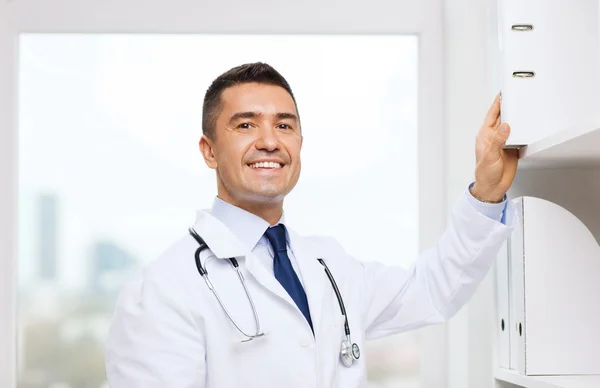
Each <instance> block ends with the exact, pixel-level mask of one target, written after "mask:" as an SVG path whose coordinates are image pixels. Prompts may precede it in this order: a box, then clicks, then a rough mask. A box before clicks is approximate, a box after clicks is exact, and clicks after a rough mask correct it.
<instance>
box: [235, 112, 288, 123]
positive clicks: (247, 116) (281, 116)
mask: <svg viewBox="0 0 600 388" xmlns="http://www.w3.org/2000/svg"><path fill="white" fill-rule="evenodd" d="M262 115H263V114H262V113H260V112H237V113H234V114H233V115H232V116H231V118H230V119H229V122H230V123H231V122H233V121H236V120H239V119H253V118H256V117H259V116H262ZM273 116H275V117H277V118H278V119H280V120H283V119H290V120H294V121H296V122H298V116H296V115H295V114H293V113H288V112H278V113H275V114H274V115H273Z"/></svg>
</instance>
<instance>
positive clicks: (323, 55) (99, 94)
mask: <svg viewBox="0 0 600 388" xmlns="http://www.w3.org/2000/svg"><path fill="white" fill-rule="evenodd" d="M20 39H21V42H20V68H19V71H20V79H19V198H20V205H19V222H20V232H21V233H20V243H19V248H20V256H19V264H20V282H21V284H22V285H27V284H33V283H34V282H35V271H36V245H35V244H36V241H37V240H36V222H37V220H36V210H35V196H36V195H37V194H39V193H52V194H56V195H57V196H58V198H59V210H58V211H59V216H60V217H59V225H58V228H59V231H58V237H59V241H58V242H59V245H58V246H59V252H58V254H59V274H60V276H59V282H60V284H61V286H62V287H65V288H76V289H77V288H81V287H84V286H85V284H86V282H87V280H88V279H87V278H86V275H85V274H86V273H87V271H88V260H89V257H88V256H89V247H90V244H92V243H93V242H94V241H98V240H101V239H104V240H110V241H113V242H115V243H116V244H118V245H119V246H121V247H123V248H124V249H126V250H127V251H129V252H131V254H132V255H134V256H135V257H136V258H137V259H138V260H139V261H140V265H143V264H144V263H147V262H149V261H151V260H153V259H155V258H156V257H157V256H158V255H159V254H160V253H161V252H163V251H164V250H165V249H166V248H167V247H168V246H169V245H170V244H172V243H173V242H174V241H175V240H177V239H178V238H180V237H181V236H183V235H184V234H185V233H187V227H188V226H190V225H191V224H192V223H193V222H194V219H195V212H196V210H197V209H204V208H210V206H211V204H212V201H213V199H214V197H215V195H216V180H215V176H214V171H212V170H210V169H208V167H206V165H205V164H204V161H203V160H202V158H201V155H200V153H199V150H198V140H199V139H200V136H201V135H202V129H201V117H202V100H203V97H204V93H205V91H206V89H207V87H208V86H209V84H210V82H211V81H212V80H213V79H214V78H216V77H217V76H218V75H219V74H221V73H222V72H224V71H226V70H228V69H229V68H231V67H233V66H237V65H239V64H242V63H247V62H254V61H262V62H266V63H269V64H271V65H273V66H274V67H275V68H276V69H277V70H278V71H279V72H281V73H282V74H283V75H284V76H285V77H286V79H287V80H288V82H289V83H290V85H291V87H292V90H293V92H294V95H295V97H296V100H297V102H298V109H299V113H300V116H301V118H302V126H303V135H304V144H303V150H302V174H301V177H300V181H299V183H298V185H297V186H296V188H295V189H294V191H293V192H292V193H291V194H290V195H289V196H288V198H286V202H285V205H284V211H285V214H286V220H287V221H288V222H289V224H290V225H291V227H292V228H294V229H295V230H296V231H298V232H300V233H301V234H319V235H329V236H333V237H335V238H337V239H338V240H339V241H340V242H341V244H342V245H343V246H344V248H345V249H346V251H347V252H349V253H351V254H352V255H354V256H355V257H357V258H358V259H361V260H369V261H370V260H378V261H382V262H384V263H388V264H399V265H403V266H409V265H410V264H411V263H412V262H413V261H414V260H415V259H416V258H417V255H418V252H419V251H418V240H417V238H418V235H417V231H418V213H417V211H418V192H417V187H418V181H417V179H418V175H417V135H418V131H417V124H418V123H417V65H418V63H417V60H418V40H417V37H416V36H384V35H370V36H350V35H323V36H316V35H315V36H311V35H298V36H294V35H281V36H276V35H148V34H144V35H135V34H127V35H112V34H85V35H84V34H81V35H79V34H25V35H22V36H21V38H20Z"/></svg>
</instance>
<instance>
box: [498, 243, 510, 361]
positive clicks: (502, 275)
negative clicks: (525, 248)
mask: <svg viewBox="0 0 600 388" xmlns="http://www.w3.org/2000/svg"><path fill="white" fill-rule="evenodd" d="M508 244H509V242H507V243H506V244H504V245H503V246H502V248H501V249H500V252H499V253H498V259H497V260H496V306H497V310H496V311H497V314H496V333H497V334H498V336H497V352H498V353H497V354H498V365H499V366H500V367H501V368H506V369H509V368H510V331H511V330H510V327H509V325H510V309H509V302H508V301H509V297H510V294H509V288H508V285H509V278H508V275H509V271H508Z"/></svg>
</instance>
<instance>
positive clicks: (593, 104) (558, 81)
mask: <svg viewBox="0 0 600 388" xmlns="http://www.w3.org/2000/svg"><path fill="white" fill-rule="evenodd" d="M498 6H499V9H498V28H499V31H498V37H499V45H500V58H501V65H500V69H501V70H500V72H501V75H500V83H501V93H502V121H506V122H507V123H508V124H509V125H510V126H511V128H512V132H511V136H510V138H509V139H508V142H507V146H517V145H528V144H531V143H533V142H535V141H537V140H540V139H543V138H545V137H548V136H550V135H552V134H554V133H556V132H559V131H562V130H568V129H569V128H573V127H579V126H597V125H598V124H599V123H600V109H598V106H599V104H598V103H599V102H600V98H599V95H600V94H599V93H598V87H599V86H600V45H599V38H598V35H599V31H598V19H599V18H598V14H599V13H598V1H597V0H552V1H548V0H528V1H522V0H499V1H498Z"/></svg>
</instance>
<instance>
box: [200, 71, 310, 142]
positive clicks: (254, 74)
mask: <svg viewBox="0 0 600 388" xmlns="http://www.w3.org/2000/svg"><path fill="white" fill-rule="evenodd" d="M253 82H256V83H260V84H267V85H276V86H281V87H282V88H284V89H285V90H286V91H287V92H288V93H289V94H290V96H291V97H292V100H294V106H295V107H296V111H298V105H297V104H296V99H295V98H294V94H293V93H292V88H290V85H289V84H288V82H287V81H286V80H285V78H283V76H282V75H281V74H280V73H279V72H278V71H277V70H275V69H274V68H273V67H272V66H270V65H268V64H266V63H262V62H256V63H246V64H244V65H240V66H237V67H234V68H233V69H230V70H228V71H226V72H225V73H223V74H221V75H220V76H218V77H217V78H216V79H215V80H214V81H213V82H212V84H211V85H210V86H209V87H208V90H207V91H206V94H205V95H204V104H203V105H202V133H203V134H205V135H206V136H208V137H209V138H210V139H214V138H215V135H216V124H217V118H218V117H219V114H220V113H221V108H222V106H221V94H222V93H223V91H224V90H225V89H227V88H229V87H232V86H235V85H240V84H245V83H253Z"/></svg>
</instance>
